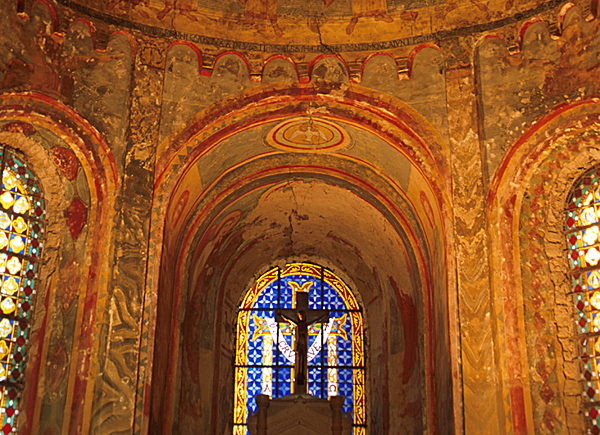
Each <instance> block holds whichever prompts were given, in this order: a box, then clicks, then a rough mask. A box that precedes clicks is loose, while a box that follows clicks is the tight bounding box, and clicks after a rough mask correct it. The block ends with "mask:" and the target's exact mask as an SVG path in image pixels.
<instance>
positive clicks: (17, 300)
mask: <svg viewBox="0 0 600 435" xmlns="http://www.w3.org/2000/svg"><path fill="white" fill-rule="evenodd" d="M0 161H1V165H0V174H2V184H1V188H0V431H1V432H2V433H3V434H9V433H11V432H16V431H17V417H18V415H19V406H20V399H21V392H22V389H23V383H24V379H23V374H24V372H25V362H26V351H27V344H28V341H29V333H30V331H29V324H30V323H31V312H32V311H33V310H32V307H33V298H34V295H35V284H36V279H37V275H38V262H39V260H40V259H41V256H42V249H43V243H42V235H43V226H42V219H43V218H44V216H45V211H44V202H43V197H42V192H41V191H40V189H39V186H38V183H37V181H36V178H35V177H34V176H33V174H32V173H31V171H30V170H29V169H28V168H27V166H26V165H25V163H24V162H23V161H22V160H21V159H20V158H19V157H17V156H16V155H15V154H14V153H12V152H11V151H10V150H9V149H8V148H6V147H5V145H4V144H0Z"/></svg>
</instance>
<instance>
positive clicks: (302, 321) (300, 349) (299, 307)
mask: <svg viewBox="0 0 600 435" xmlns="http://www.w3.org/2000/svg"><path fill="white" fill-rule="evenodd" d="M275 320H276V321H277V322H290V323H293V324H294V325H296V364H295V366H296V367H295V373H296V376H295V379H294V387H295V388H294V392H295V393H296V394H308V327H309V326H310V325H312V324H313V323H324V322H327V321H329V312H328V311H326V310H310V309H309V308H308V293H306V292H296V308H294V309H283V308H282V309H278V310H275Z"/></svg>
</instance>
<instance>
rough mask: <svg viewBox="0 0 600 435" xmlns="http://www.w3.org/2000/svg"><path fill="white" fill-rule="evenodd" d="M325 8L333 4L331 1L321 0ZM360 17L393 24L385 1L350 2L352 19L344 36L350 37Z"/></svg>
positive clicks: (355, 0) (357, 0) (353, 0)
mask: <svg viewBox="0 0 600 435" xmlns="http://www.w3.org/2000/svg"><path fill="white" fill-rule="evenodd" d="M323 3H324V4H325V6H329V5H330V4H331V3H333V0H323ZM362 17H375V20H376V21H384V22H386V23H391V22H393V21H394V20H393V18H392V17H390V16H389V15H388V10H387V1H386V0H352V18H351V19H350V23H349V24H348V26H347V27H346V34H348V35H351V34H352V32H354V27H355V26H356V23H358V19H359V18H362Z"/></svg>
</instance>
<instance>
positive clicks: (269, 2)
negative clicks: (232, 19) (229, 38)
mask: <svg viewBox="0 0 600 435" xmlns="http://www.w3.org/2000/svg"><path fill="white" fill-rule="evenodd" d="M240 2H241V3H243V4H244V6H245V9H244V22H245V23H248V24H254V23H255V21H256V19H259V20H269V21H270V22H271V26H272V27H273V32H274V33H275V35H277V36H278V37H281V36H283V32H282V31H281V28H280V27H279V24H277V0H240Z"/></svg>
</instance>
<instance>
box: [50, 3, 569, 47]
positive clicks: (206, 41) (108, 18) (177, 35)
mask: <svg viewBox="0 0 600 435" xmlns="http://www.w3.org/2000/svg"><path fill="white" fill-rule="evenodd" d="M56 1H57V2H58V3H60V4H62V5H63V6H66V7H68V8H70V9H72V10H74V11H77V12H79V13H82V14H86V15H88V16H90V17H92V18H95V19H98V20H102V21H105V22H107V23H108V24H112V25H114V26H119V27H124V28H128V29H133V30H138V31H140V32H143V33H145V34H147V35H151V36H155V37H162V38H173V39H181V40H185V41H189V42H193V43H195V44H201V45H212V46H215V47H218V48H223V49H228V50H241V51H259V52H267V53H269V52H273V53H288V54H289V53H331V52H332V51H333V52H338V53H339V52H352V51H380V50H389V49H393V48H398V47H408V46H412V45H418V44H424V43H427V42H434V41H439V40H442V39H450V38H456V37H459V36H469V35H473V34H477V33H483V32H488V31H490V30H495V29H498V28H501V27H504V26H508V25H510V24H514V23H516V22H519V21H522V20H527V19H529V18H531V17H534V16H536V15H539V14H541V13H543V12H546V11H549V10H551V9H554V8H556V7H558V6H560V5H561V4H563V3H564V2H563V1H562V0H549V1H547V2H545V3H542V4H540V5H538V6H536V7H535V8H532V9H529V10H527V11H523V12H518V13H516V14H514V15H511V16H509V17H505V18H501V19H498V20H495V21H491V22H488V23H484V24H474V25H471V26H465V27H459V28H456V29H452V30H440V31H438V32H433V33H428V34H424V35H418V36H411V37H407V38H400V39H394V40H391V41H384V42H375V43H356V44H317V45H305V44H298V45H282V44H258V43H253V42H242V41H233V40H230V39H221V38H215V37H210V36H203V35H196V34H191V33H186V32H180V31H177V30H174V29H167V28H162V27H155V26H150V25H147V24H141V23H136V22H133V21H130V20H127V19H124V18H119V17H115V16H113V15H110V14H106V13H104V12H100V11H97V10H95V9H92V8H90V7H87V6H83V5H81V4H80V3H77V2H75V1H73V0H56Z"/></svg>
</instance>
